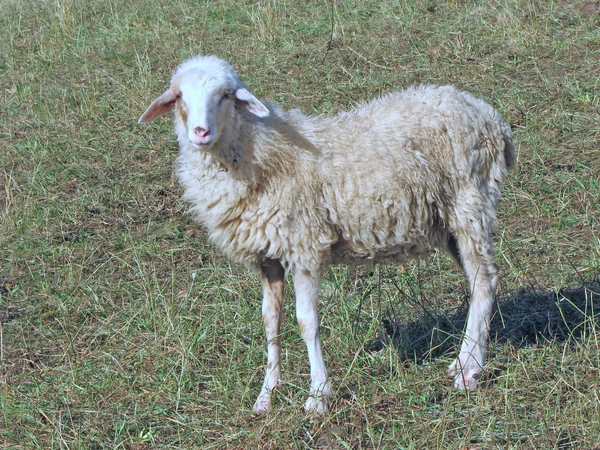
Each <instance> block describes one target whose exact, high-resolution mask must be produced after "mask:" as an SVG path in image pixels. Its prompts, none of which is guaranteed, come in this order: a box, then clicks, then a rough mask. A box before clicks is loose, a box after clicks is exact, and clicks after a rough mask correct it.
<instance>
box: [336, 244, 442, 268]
mask: <svg viewBox="0 0 600 450" xmlns="http://www.w3.org/2000/svg"><path fill="white" fill-rule="evenodd" d="M436 244H438V245H439V243H436ZM438 245H435V244H434V245H432V242H431V241H429V240H423V241H421V242H410V243H404V244H397V245H392V246H389V247H379V248H367V247H365V246H364V245H362V243H356V242H349V241H346V240H344V239H341V240H340V241H338V242H336V243H335V244H334V245H333V246H332V247H331V254H330V255H331V262H332V263H333V264H361V263H378V262H381V263H391V262H396V263H402V262H405V261H407V260H409V259H414V258H419V257H422V256H426V255H427V254H429V253H431V252H432V251H433V249H434V248H435V247H437V246H438Z"/></svg>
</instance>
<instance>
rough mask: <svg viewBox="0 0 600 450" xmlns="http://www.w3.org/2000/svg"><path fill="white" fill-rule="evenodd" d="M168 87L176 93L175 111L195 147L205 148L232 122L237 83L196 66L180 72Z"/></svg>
mask: <svg viewBox="0 0 600 450" xmlns="http://www.w3.org/2000/svg"><path fill="white" fill-rule="evenodd" d="M174 81H175V83H173V85H172V86H171V88H172V89H173V90H174V91H176V92H177V96H176V97H177V101H176V103H175V108H176V114H177V115H178V116H179V119H180V121H181V123H182V124H184V125H185V130H186V133H187V138H188V139H189V141H190V142H191V143H192V145H193V146H194V147H196V148H208V147H210V146H211V145H212V144H213V143H214V142H215V141H217V140H218V139H219V137H220V136H221V134H222V132H223V128H224V126H225V124H226V123H231V118H232V117H233V113H234V109H235V105H234V95H235V91H236V89H235V88H236V86H235V84H234V83H231V82H228V81H230V80H226V79H219V78H218V77H215V76H208V75H207V74H206V73H204V72H202V71H200V70H199V69H194V70H190V71H187V72H185V73H183V74H182V75H181V76H180V77H179V78H178V79H176V80H174Z"/></svg>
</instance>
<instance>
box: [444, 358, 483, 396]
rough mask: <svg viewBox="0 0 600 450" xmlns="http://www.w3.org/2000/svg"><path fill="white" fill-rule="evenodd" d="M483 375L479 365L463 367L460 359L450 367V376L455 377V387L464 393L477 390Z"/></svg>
mask: <svg viewBox="0 0 600 450" xmlns="http://www.w3.org/2000/svg"><path fill="white" fill-rule="evenodd" d="M482 373H483V370H482V368H481V366H479V365H478V364H476V365H472V364H471V365H463V364H461V362H460V360H459V359H456V360H455V361H454V362H453V363H452V364H450V366H449V367H448V375H450V377H454V387H455V388H456V389H460V390H462V391H474V390H476V389H477V383H478V381H479V379H480V378H481V375H482Z"/></svg>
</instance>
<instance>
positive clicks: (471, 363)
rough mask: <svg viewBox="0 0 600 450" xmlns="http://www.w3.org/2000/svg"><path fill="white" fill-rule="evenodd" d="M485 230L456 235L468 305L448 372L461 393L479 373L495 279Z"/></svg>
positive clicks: (492, 301) (474, 229)
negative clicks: (462, 336) (468, 289)
mask: <svg viewBox="0 0 600 450" xmlns="http://www.w3.org/2000/svg"><path fill="white" fill-rule="evenodd" d="M472 225H473V224H472ZM486 230H487V227H477V226H474V227H473V229H472V230H466V229H465V231H466V232H465V233H462V235H458V236H457V238H458V239H457V240H458V248H459V252H460V259H461V262H462V266H463V268H464V270H465V273H466V275H467V279H468V281H469V288H470V293H471V303H470V306H469V315H468V319H467V328H466V331H465V337H464V339H463V342H462V345H461V349H460V353H459V355H458V358H457V359H456V360H455V361H454V362H453V363H452V364H451V365H450V367H449V368H448V371H449V374H450V375H451V376H452V377H454V386H455V387H456V388H458V389H464V390H474V389H476V388H477V381H478V380H479V378H480V377H481V374H482V372H483V367H484V365H485V354H486V346H487V343H488V337H489V323H490V319H491V315H492V308H493V304H494V294H495V291H496V284H497V279H498V276H497V269H496V264H495V261H494V256H493V255H494V247H493V244H492V241H491V238H490V237H489V233H488V232H487V231H486ZM468 231H470V233H469V232H468Z"/></svg>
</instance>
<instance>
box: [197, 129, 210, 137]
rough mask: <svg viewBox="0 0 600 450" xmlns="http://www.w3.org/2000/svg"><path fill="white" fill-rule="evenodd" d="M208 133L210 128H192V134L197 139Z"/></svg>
mask: <svg viewBox="0 0 600 450" xmlns="http://www.w3.org/2000/svg"><path fill="white" fill-rule="evenodd" d="M208 133H210V128H202V127H196V128H194V136H196V137H197V138H198V139H204V138H205V137H206V136H208Z"/></svg>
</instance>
